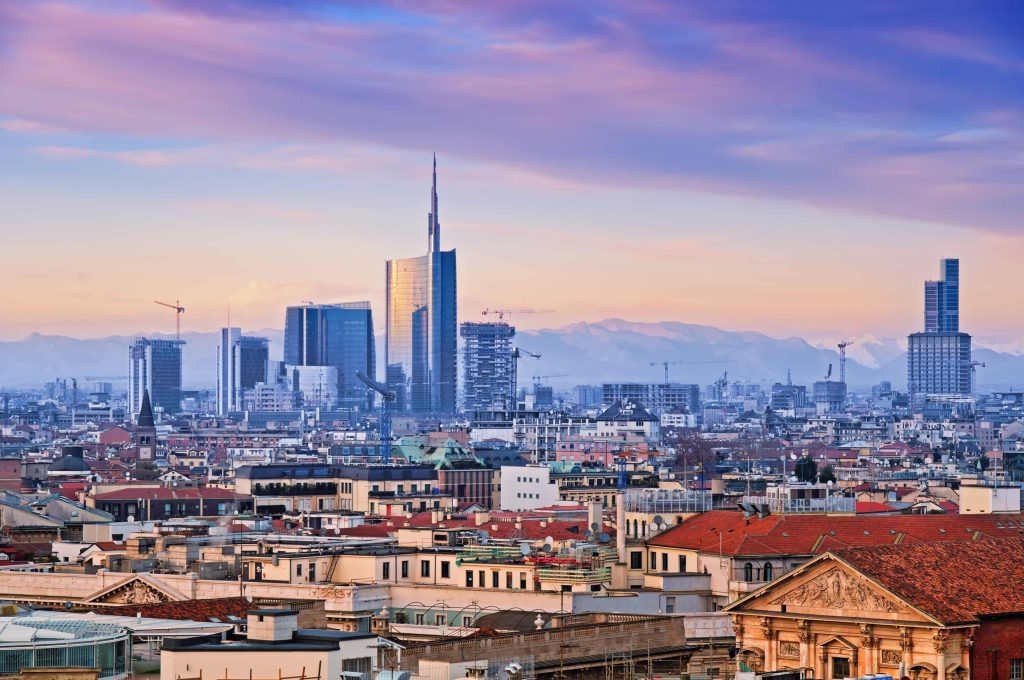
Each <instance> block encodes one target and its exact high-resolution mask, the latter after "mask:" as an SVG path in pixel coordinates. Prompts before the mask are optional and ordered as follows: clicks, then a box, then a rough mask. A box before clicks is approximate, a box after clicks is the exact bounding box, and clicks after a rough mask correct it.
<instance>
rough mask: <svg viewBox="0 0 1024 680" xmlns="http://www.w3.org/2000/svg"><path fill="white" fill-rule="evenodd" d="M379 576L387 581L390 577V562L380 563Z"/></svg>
mask: <svg viewBox="0 0 1024 680" xmlns="http://www.w3.org/2000/svg"><path fill="white" fill-rule="evenodd" d="M381 577H383V579H384V580H385V581H387V580H388V579H389V578H391V563H390V562H385V563H384V564H382V565H381Z"/></svg>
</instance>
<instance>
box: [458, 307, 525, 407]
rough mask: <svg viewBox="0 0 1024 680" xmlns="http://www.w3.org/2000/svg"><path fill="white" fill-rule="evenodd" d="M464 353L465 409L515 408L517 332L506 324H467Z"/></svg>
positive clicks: (461, 330)
mask: <svg viewBox="0 0 1024 680" xmlns="http://www.w3.org/2000/svg"><path fill="white" fill-rule="evenodd" d="M460 335H461V336H462V340H463V342H464V343H465V346H464V348H463V352H462V376H463V377H462V398H463V403H462V408H463V410H464V411H468V412H472V411H485V410H489V409H492V408H499V409H500V408H504V407H505V406H506V405H509V406H511V404H512V403H513V401H514V399H515V395H514V394H513V390H514V389H515V386H514V385H513V382H512V381H513V375H514V366H513V361H514V359H513V358H512V339H513V338H515V335H516V329H515V327H514V326H510V325H509V324H507V323H504V322H498V323H470V322H467V323H464V324H462V325H461V326H460Z"/></svg>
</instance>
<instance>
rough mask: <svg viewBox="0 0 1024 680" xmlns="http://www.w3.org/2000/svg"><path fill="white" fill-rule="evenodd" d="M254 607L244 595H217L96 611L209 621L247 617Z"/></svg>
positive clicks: (115, 614) (152, 617)
mask: <svg viewBox="0 0 1024 680" xmlns="http://www.w3.org/2000/svg"><path fill="white" fill-rule="evenodd" d="M252 609H257V607H256V606H254V605H253V603H252V602H250V601H249V600H248V599H246V598H244V597H217V598H210V599H206V600H183V601H181V602H158V603H156V604H126V605H122V606H119V607H103V608H101V609H96V613H98V614H109V615H112V616H135V615H136V614H139V613H141V614H142V616H144V617H145V618H149V619H174V620H176V621H209V620H210V619H211V618H216V619H220V620H221V621H225V622H226V621H227V620H228V617H229V616H236V617H239V618H245V615H246V613H247V612H249V611H250V610H252Z"/></svg>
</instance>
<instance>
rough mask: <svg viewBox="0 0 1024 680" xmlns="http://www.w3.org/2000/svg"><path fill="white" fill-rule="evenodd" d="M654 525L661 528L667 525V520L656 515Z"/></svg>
mask: <svg viewBox="0 0 1024 680" xmlns="http://www.w3.org/2000/svg"><path fill="white" fill-rule="evenodd" d="M654 523H655V524H657V525H658V526H661V525H662V524H664V523H665V520H664V519H663V518H662V516H661V515H655V516H654Z"/></svg>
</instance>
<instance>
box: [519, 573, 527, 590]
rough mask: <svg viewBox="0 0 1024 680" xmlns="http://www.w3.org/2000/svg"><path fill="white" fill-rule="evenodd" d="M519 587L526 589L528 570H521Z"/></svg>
mask: <svg viewBox="0 0 1024 680" xmlns="http://www.w3.org/2000/svg"><path fill="white" fill-rule="evenodd" d="M519 589H520V590H526V572H525V571H521V572H519Z"/></svg>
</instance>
